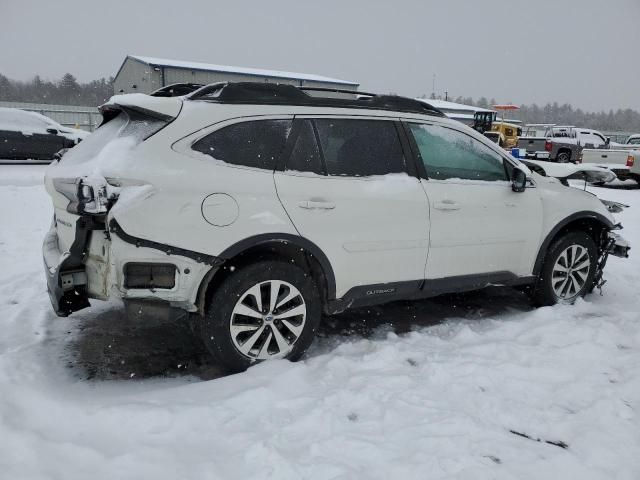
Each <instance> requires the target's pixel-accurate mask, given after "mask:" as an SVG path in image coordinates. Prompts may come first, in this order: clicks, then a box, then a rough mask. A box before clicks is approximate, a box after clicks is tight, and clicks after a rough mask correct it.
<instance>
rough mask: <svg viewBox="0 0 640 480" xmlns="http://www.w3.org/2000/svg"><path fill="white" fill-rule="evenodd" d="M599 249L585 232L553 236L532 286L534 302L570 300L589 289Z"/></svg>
mask: <svg viewBox="0 0 640 480" xmlns="http://www.w3.org/2000/svg"><path fill="white" fill-rule="evenodd" d="M597 261H598V249H597V247H596V244H595V242H594V241H593V238H591V237H590V236H589V235H588V234H586V233H585V232H569V233H567V234H566V235H564V236H562V237H560V238H558V239H557V240H555V241H554V242H553V243H552V244H551V246H550V247H549V249H548V250H547V254H546V256H545V260H544V264H543V266H542V272H541V274H540V277H539V278H538V281H537V283H536V286H535V288H534V290H533V300H534V302H535V303H536V304H537V305H554V304H556V303H573V302H575V301H576V299H577V298H578V297H583V296H584V295H585V294H587V293H588V292H590V291H591V289H592V286H593V282H594V276H595V273H596V267H597Z"/></svg>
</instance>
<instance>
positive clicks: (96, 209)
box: [53, 178, 109, 215]
mask: <svg viewBox="0 0 640 480" xmlns="http://www.w3.org/2000/svg"><path fill="white" fill-rule="evenodd" d="M53 187H54V188H55V189H56V191H57V192H59V193H61V194H62V195H64V196H65V197H67V198H68V199H69V204H68V205H67V212H69V213H75V214H76V215H78V214H81V213H89V214H94V215H99V214H102V213H106V212H107V210H108V204H109V200H108V198H107V188H106V186H104V185H97V184H91V183H89V182H88V181H87V179H86V178H56V179H54V180H53Z"/></svg>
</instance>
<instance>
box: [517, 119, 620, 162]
mask: <svg viewBox="0 0 640 480" xmlns="http://www.w3.org/2000/svg"><path fill="white" fill-rule="evenodd" d="M531 131H532V130H530V129H527V128H526V127H525V129H524V133H525V135H526V134H527V133H530V132H531ZM533 131H536V132H539V130H533ZM608 147H609V139H608V138H607V137H605V136H604V135H603V134H602V133H600V132H599V131H597V130H593V129H590V128H578V127H574V126H561V125H553V126H549V127H547V128H546V129H545V131H544V134H543V135H541V136H535V137H532V136H522V137H520V139H519V140H518V148H521V149H525V150H526V152H527V153H526V158H532V159H539V160H550V161H553V162H559V163H566V162H576V161H577V160H578V158H579V155H580V152H581V151H582V149H583V148H608Z"/></svg>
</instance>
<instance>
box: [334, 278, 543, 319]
mask: <svg viewBox="0 0 640 480" xmlns="http://www.w3.org/2000/svg"><path fill="white" fill-rule="evenodd" d="M534 281H535V277H534V276H526V277H519V276H517V275H516V274H514V273H512V272H507V271H499V272H489V273H482V274H474V275H459V276H455V277H445V278H437V279H427V280H409V281H403V282H391V283H378V284H374V285H360V286H358V287H353V288H351V289H350V290H349V291H347V293H346V294H345V295H344V296H343V297H342V298H340V299H338V300H335V301H333V302H329V306H328V311H329V313H332V314H333V313H340V312H342V311H344V310H347V309H349V308H354V307H366V306H372V305H379V304H383V303H388V302H393V301H398V300H418V299H423V298H429V297H435V296H438V295H442V294H444V293H458V292H467V291H471V290H479V289H482V288H485V287H488V286H491V285H501V286H516V285H528V284H532V283H534Z"/></svg>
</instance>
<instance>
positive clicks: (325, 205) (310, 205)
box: [298, 200, 336, 210]
mask: <svg viewBox="0 0 640 480" xmlns="http://www.w3.org/2000/svg"><path fill="white" fill-rule="evenodd" d="M298 206H299V207H300V208H304V209H306V210H333V209H334V208H336V204H335V203H333V202H316V201H313V200H304V201H302V202H298Z"/></svg>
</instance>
